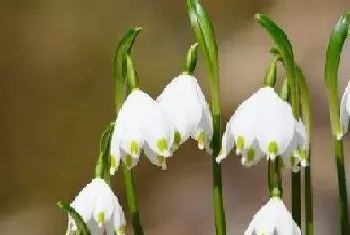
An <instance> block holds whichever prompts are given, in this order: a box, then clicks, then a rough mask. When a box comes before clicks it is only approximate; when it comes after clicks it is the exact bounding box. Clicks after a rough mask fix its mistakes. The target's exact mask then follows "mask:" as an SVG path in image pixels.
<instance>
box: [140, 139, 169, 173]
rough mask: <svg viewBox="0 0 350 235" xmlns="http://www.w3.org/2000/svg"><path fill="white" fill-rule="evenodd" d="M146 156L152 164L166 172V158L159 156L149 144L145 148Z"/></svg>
mask: <svg viewBox="0 0 350 235" xmlns="http://www.w3.org/2000/svg"><path fill="white" fill-rule="evenodd" d="M144 154H145V155H146V157H147V158H148V159H149V160H150V161H151V163H152V164H154V165H156V166H160V167H162V169H163V170H166V168H167V166H166V158H165V157H164V156H160V155H158V154H157V153H156V152H155V151H153V150H152V149H151V148H150V147H149V146H148V145H147V144H146V145H145V146H144Z"/></svg>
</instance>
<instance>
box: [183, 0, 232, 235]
mask: <svg viewBox="0 0 350 235" xmlns="http://www.w3.org/2000/svg"><path fill="white" fill-rule="evenodd" d="M187 8H188V13H189V17H190V21H191V26H192V28H193V30H194V33H195V35H196V39H197V43H198V45H199V48H200V49H201V52H202V54H203V56H204V61H205V63H206V67H207V70H208V72H209V79H208V80H209V87H210V93H211V111H212V116H213V131H214V133H213V138H212V147H213V156H212V158H213V159H212V165H213V196H214V218H215V229H216V234H217V235H226V221H225V212H224V206H223V197H222V179H221V166H220V165H219V164H217V163H216V161H215V158H216V157H217V156H218V155H219V152H220V149H221V110H220V87H219V60H218V46H217V43H216V39H215V34H214V27H213V25H212V23H211V21H210V20H209V17H208V15H207V13H206V11H205V10H204V8H203V7H202V6H201V4H200V3H199V1H198V0H187Z"/></svg>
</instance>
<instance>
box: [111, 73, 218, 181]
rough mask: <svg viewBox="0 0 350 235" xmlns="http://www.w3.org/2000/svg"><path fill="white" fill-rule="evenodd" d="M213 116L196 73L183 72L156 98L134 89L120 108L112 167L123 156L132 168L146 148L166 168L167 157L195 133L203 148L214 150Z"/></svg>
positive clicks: (148, 153)
mask: <svg viewBox="0 0 350 235" xmlns="http://www.w3.org/2000/svg"><path fill="white" fill-rule="evenodd" d="M212 134H213V126H212V117H211V114H210V110H209V106H208V104H207V102H206V101H205V97H204V94H203V92H202V90H201V88H200V87H199V85H198V83H197V80H196V78H195V77H193V76H190V75H180V76H178V77H176V78H175V79H173V80H172V82H171V83H170V84H168V85H167V86H166V87H165V89H164V91H163V93H162V94H161V95H160V96H159V97H158V98H157V99H156V100H153V99H152V98H151V97H150V96H149V95H148V94H146V93H144V92H142V91H141V90H139V89H135V90H133V91H132V92H131V93H130V94H129V96H128V97H127V99H126V101H125V103H124V104H123V106H122V108H121V109H120V111H119V114H118V117H117V120H116V121H115V128H114V132H113V135H112V139H111V149H110V153H111V157H112V161H111V169H110V173H111V174H114V172H115V171H116V170H117V169H118V166H119V164H120V160H122V161H123V162H124V164H125V165H126V166H127V167H128V168H129V169H130V168H132V167H134V166H135V165H136V164H137V162H138V159H139V157H140V154H141V152H142V150H143V152H144V154H145V155H146V156H147V157H148V158H149V160H150V161H151V162H152V163H153V164H155V165H157V166H161V167H162V169H166V158H168V157H170V156H172V153H173V151H174V150H176V149H177V148H178V147H179V145H180V144H182V143H183V142H185V141H186V140H187V139H189V138H190V137H192V138H193V139H196V140H197V142H198V147H199V148H200V149H203V148H206V149H207V150H208V151H210V148H209V143H210V140H211V136H212Z"/></svg>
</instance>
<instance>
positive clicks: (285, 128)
mask: <svg viewBox="0 0 350 235" xmlns="http://www.w3.org/2000/svg"><path fill="white" fill-rule="evenodd" d="M258 94H259V99H260V105H259V106H258V107H257V108H258V110H259V111H258V113H259V114H260V116H259V119H260V123H261V124H260V125H257V126H256V128H257V129H256V136H257V139H258V141H259V145H260V148H261V150H262V151H263V152H265V153H266V155H268V157H270V158H271V159H274V158H275V157H276V156H277V155H280V154H282V153H283V152H284V151H285V150H286V149H287V148H288V146H289V144H290V142H291V141H292V138H293V135H294V131H295V122H296V121H295V118H294V116H293V113H292V109H291V107H290V105H289V104H288V103H287V102H285V101H283V100H282V99H281V98H280V97H279V96H278V95H277V94H276V93H275V91H274V89H273V88H261V89H260V90H259V91H258Z"/></svg>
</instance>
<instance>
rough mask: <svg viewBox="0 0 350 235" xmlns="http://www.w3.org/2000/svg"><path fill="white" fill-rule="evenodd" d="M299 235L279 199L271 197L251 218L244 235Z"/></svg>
mask: <svg viewBox="0 0 350 235" xmlns="http://www.w3.org/2000/svg"><path fill="white" fill-rule="evenodd" d="M262 234H264V235H301V230H300V228H299V227H298V225H297V224H296V223H295V221H294V220H293V217H292V215H291V213H290V212H289V211H288V210H287V208H286V206H285V205H284V204H283V201H282V200H281V199H280V198H277V197H273V198H271V199H270V200H269V202H268V203H267V204H266V205H264V206H263V207H262V208H261V209H260V211H259V212H258V213H256V214H255V215H254V217H253V220H252V221H251V222H250V224H249V226H248V229H247V230H246V231H245V232H244V235H262Z"/></svg>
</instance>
